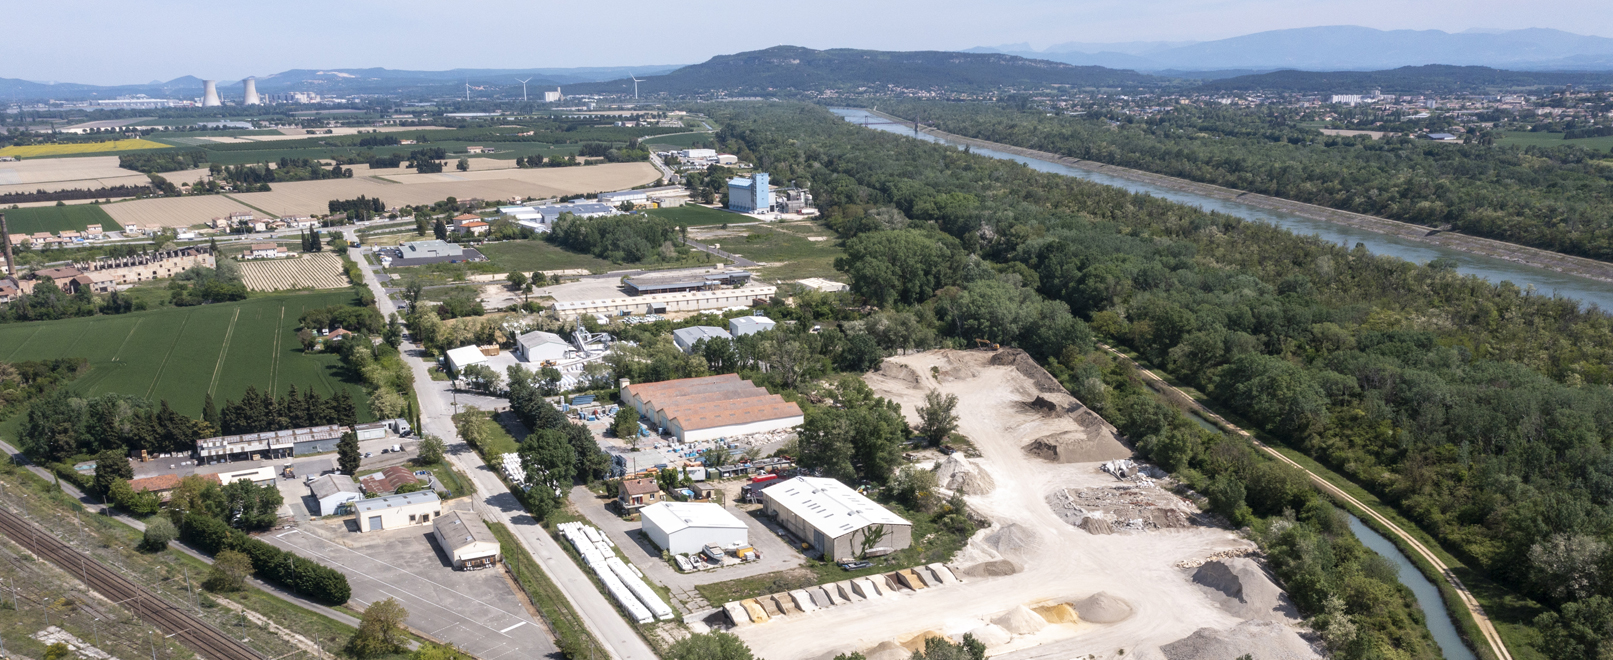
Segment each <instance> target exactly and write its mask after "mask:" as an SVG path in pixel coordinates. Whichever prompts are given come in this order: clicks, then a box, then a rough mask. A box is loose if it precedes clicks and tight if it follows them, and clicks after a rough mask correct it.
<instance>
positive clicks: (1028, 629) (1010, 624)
mask: <svg viewBox="0 0 1613 660" xmlns="http://www.w3.org/2000/svg"><path fill="white" fill-rule="evenodd" d="M991 622H992V623H993V624H996V625H997V626H1000V627H1001V628H1002V629H1003V630H1006V631H1008V632H1011V633H1013V634H1015V635H1034V634H1036V633H1038V632H1041V630H1042V629H1043V628H1046V627H1047V619H1043V618H1042V615H1040V614H1037V613H1035V612H1032V611H1031V608H1029V607H1025V606H1024V605H1020V606H1019V607H1016V608H1014V609H1011V610H1008V611H1007V612H1006V613H1004V614H1003V615H1002V616H999V617H997V618H995V619H992V620H991Z"/></svg>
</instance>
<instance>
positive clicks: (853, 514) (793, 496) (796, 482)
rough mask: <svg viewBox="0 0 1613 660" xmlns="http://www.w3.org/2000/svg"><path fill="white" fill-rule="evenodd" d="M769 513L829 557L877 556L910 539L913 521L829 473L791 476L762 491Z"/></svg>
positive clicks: (834, 559)
mask: <svg viewBox="0 0 1613 660" xmlns="http://www.w3.org/2000/svg"><path fill="white" fill-rule="evenodd" d="M762 507H763V509H764V510H766V511H767V513H768V515H771V516H773V517H774V518H777V519H778V521H779V524H781V525H783V526H784V528H785V529H788V530H790V531H791V532H793V533H794V534H795V535H796V536H798V537H800V538H801V540H802V541H805V542H807V543H811V544H812V547H813V548H815V549H817V550H818V551H819V552H821V553H823V558H824V559H827V560H829V561H841V560H843V559H855V558H859V557H863V556H865V555H866V556H878V555H882V554H888V553H890V552H895V551H897V550H901V549H902V548H905V547H908V546H910V545H912V544H913V523H910V522H908V521H906V520H903V519H902V517H901V516H898V515H896V514H894V513H891V512H890V511H889V510H888V509H886V508H885V507H882V506H880V505H878V504H876V503H875V502H874V501H873V500H871V499H868V498H867V497H865V496H863V494H862V493H859V492H857V491H855V490H852V489H851V487H850V486H847V485H845V484H843V483H840V482H839V481H836V480H834V479H823V478H819V477H796V478H794V479H789V480H786V481H784V482H781V483H779V484H776V485H773V486H769V487H768V488H767V490H764V491H762Z"/></svg>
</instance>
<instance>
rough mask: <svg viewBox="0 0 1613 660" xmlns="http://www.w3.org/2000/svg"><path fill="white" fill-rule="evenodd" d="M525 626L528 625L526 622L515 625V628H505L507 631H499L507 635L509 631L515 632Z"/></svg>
mask: <svg viewBox="0 0 1613 660" xmlns="http://www.w3.org/2000/svg"><path fill="white" fill-rule="evenodd" d="M524 625H526V622H525V621H522V622H520V623H517V624H515V625H513V626H510V627H508V628H505V629H503V630H500V631H499V632H500V633H507V632H509V631H511V630H515V629H516V628H520V627H521V626H524Z"/></svg>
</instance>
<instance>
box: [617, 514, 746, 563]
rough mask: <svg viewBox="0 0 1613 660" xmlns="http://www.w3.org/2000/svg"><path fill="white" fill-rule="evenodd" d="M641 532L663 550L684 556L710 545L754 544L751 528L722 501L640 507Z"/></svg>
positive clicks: (738, 545) (727, 546) (721, 546)
mask: <svg viewBox="0 0 1613 660" xmlns="http://www.w3.org/2000/svg"><path fill="white" fill-rule="evenodd" d="M639 517H640V519H641V520H642V521H643V522H642V525H641V531H643V532H644V537H645V538H647V539H649V540H650V542H651V543H654V544H655V547H658V548H660V549H662V550H666V551H667V552H670V553H672V554H675V555H684V554H690V553H695V552H700V550H701V549H702V548H704V547H706V546H707V545H716V546H717V547H720V548H736V547H743V546H745V545H748V544H749V543H750V528H749V527H746V526H745V523H744V522H743V521H741V520H740V519H738V518H735V517H734V514H732V513H729V512H728V510H727V509H724V508H723V507H722V505H720V504H704V503H696V502H658V503H656V504H651V505H649V506H647V507H644V508H642V509H639Z"/></svg>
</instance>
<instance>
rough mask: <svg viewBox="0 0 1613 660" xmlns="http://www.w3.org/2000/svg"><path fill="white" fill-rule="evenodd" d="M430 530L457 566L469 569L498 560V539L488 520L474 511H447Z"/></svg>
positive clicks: (487, 565) (485, 565)
mask: <svg viewBox="0 0 1613 660" xmlns="http://www.w3.org/2000/svg"><path fill="white" fill-rule="evenodd" d="M431 533H432V536H433V537H434V538H435V539H436V540H437V545H439V546H441V547H442V551H443V552H444V553H447V555H448V558H449V559H450V560H451V561H453V563H454V568H458V569H463V570H467V571H469V570H475V569H478V568H487V567H489V566H492V565H494V564H497V563H498V560H499V545H498V539H497V538H494V536H493V532H492V531H491V530H489V529H488V528H487V523H485V522H482V519H481V518H480V517H479V516H477V515H476V514H474V513H471V512H469V511H449V512H447V513H444V514H442V515H441V516H438V517H437V519H436V520H435V521H433V522H432V523H431Z"/></svg>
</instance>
